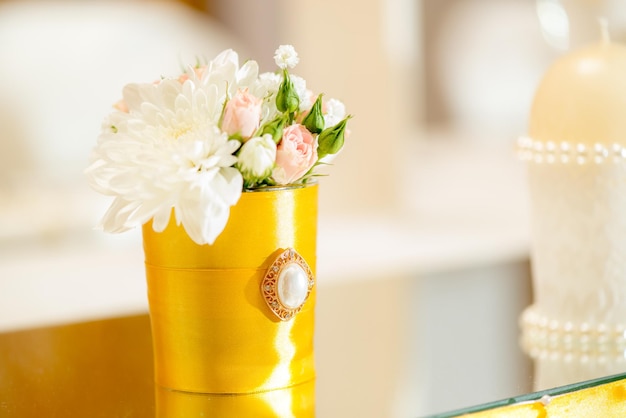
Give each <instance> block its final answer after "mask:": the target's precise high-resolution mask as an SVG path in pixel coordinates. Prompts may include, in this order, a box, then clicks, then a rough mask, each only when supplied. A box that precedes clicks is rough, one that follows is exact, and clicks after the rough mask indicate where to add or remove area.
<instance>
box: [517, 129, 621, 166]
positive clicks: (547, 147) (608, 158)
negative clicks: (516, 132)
mask: <svg viewBox="0 0 626 418" xmlns="http://www.w3.org/2000/svg"><path fill="white" fill-rule="evenodd" d="M517 152H518V156H519V158H520V159H521V160H522V161H527V162H532V163H536V164H542V163H548V164H554V163H561V164H570V163H576V164H587V163H591V162H592V163H595V164H602V163H608V162H612V163H623V162H625V161H626V147H624V146H622V145H620V144H611V145H607V144H601V143H595V144H594V145H593V146H588V145H587V144H581V143H578V144H577V143H571V142H568V141H561V142H554V141H539V140H535V139H532V138H530V137H527V136H522V137H520V138H519V139H518V140H517Z"/></svg>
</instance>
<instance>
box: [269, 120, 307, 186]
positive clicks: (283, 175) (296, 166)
mask: <svg viewBox="0 0 626 418" xmlns="http://www.w3.org/2000/svg"><path fill="white" fill-rule="evenodd" d="M316 162H317V140H316V139H315V138H314V137H313V135H312V134H311V132H309V131H308V130H307V129H306V128H305V127H304V126H302V125H299V124H294V125H290V126H288V127H286V128H285V129H284V130H283V139H282V141H280V144H278V148H277V149H276V168H274V171H273V173H272V177H273V178H274V181H276V183H277V184H281V185H284V184H290V183H294V182H296V181H298V180H300V179H301V178H302V176H304V175H305V174H306V173H307V172H308V171H309V170H310V169H311V167H313V165H314V164H315V163H316Z"/></svg>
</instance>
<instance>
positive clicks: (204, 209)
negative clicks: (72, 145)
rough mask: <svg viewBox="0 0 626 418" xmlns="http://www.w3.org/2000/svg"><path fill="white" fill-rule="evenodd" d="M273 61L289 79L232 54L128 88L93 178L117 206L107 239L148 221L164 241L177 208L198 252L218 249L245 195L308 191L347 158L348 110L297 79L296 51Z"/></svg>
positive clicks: (281, 51)
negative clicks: (327, 168)
mask: <svg viewBox="0 0 626 418" xmlns="http://www.w3.org/2000/svg"><path fill="white" fill-rule="evenodd" d="M274 58H275V61H276V64H277V65H278V67H279V68H280V71H279V72H277V73H263V74H259V68H258V65H257V63H256V62H255V61H246V62H245V63H244V64H243V65H242V66H241V67H240V66H239V63H238V55H237V53H236V52H234V51H232V50H226V51H224V52H222V53H221V54H219V55H218V56H217V57H216V58H215V59H214V60H212V61H211V62H209V63H208V64H206V65H201V64H197V65H195V66H190V67H188V68H187V69H186V71H185V72H184V73H183V74H182V75H180V76H176V77H173V78H166V77H163V78H161V79H159V80H157V81H155V82H152V83H143V84H129V85H127V86H126V87H124V90H123V99H122V100H121V101H120V102H118V103H117V104H116V105H115V108H116V110H115V111H114V112H112V113H111V114H110V115H109V116H108V118H107V119H106V121H105V122H104V124H103V130H102V133H101V135H100V137H99V140H98V143H97V146H96V148H95V152H94V155H93V157H92V162H91V165H90V167H89V168H88V169H87V175H88V178H89V180H90V184H91V185H92V187H93V188H95V190H97V191H99V192H100V193H103V194H105V195H112V196H115V200H114V202H113V203H112V205H111V206H110V208H109V210H108V211H107V212H106V214H105V216H104V218H103V220H102V224H101V226H102V228H103V229H104V230H105V231H107V232H122V231H125V230H128V229H130V228H133V227H136V226H139V225H142V224H144V223H146V222H147V221H149V220H152V225H153V228H154V230H155V231H162V230H163V229H164V228H165V227H166V226H167V224H168V222H169V219H170V216H171V213H172V208H173V209H174V210H173V212H174V216H175V218H176V223H177V224H179V225H180V224H182V225H183V227H184V229H185V230H186V231H187V233H188V234H189V236H190V237H191V239H192V240H193V241H194V242H196V243H198V244H205V243H208V244H212V243H213V242H214V241H215V239H216V238H217V237H218V236H219V235H220V233H221V232H222V231H223V229H224V227H225V225H226V223H227V221H228V217H229V212H230V207H231V206H233V205H235V204H236V203H237V201H238V200H239V198H240V196H241V194H242V191H243V190H251V189H257V188H262V187H272V186H285V185H293V184H302V183H306V182H308V181H310V179H311V177H313V176H315V175H316V172H315V170H316V169H317V167H318V166H320V165H322V164H325V163H328V162H329V161H330V160H331V159H332V158H333V156H335V155H336V154H337V153H338V152H339V151H340V150H341V148H342V146H343V144H344V135H345V132H346V122H347V121H348V119H349V118H350V116H346V114H345V108H344V105H343V104H342V103H341V102H340V101H338V100H336V99H330V100H324V99H323V95H322V94H320V95H318V96H317V97H315V96H314V94H313V93H312V92H311V91H310V90H308V89H307V87H306V82H305V80H304V79H302V78H300V77H298V76H296V75H290V74H289V72H288V69H291V68H293V67H295V65H296V64H297V63H298V60H299V59H298V55H297V53H296V51H295V50H294V48H293V46H291V45H282V46H280V47H279V48H278V49H277V50H276V54H275V56H274Z"/></svg>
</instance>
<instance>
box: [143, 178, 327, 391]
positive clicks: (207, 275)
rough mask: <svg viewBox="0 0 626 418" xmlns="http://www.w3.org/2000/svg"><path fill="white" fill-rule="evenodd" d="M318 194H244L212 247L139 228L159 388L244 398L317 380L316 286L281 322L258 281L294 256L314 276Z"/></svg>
mask: <svg viewBox="0 0 626 418" xmlns="http://www.w3.org/2000/svg"><path fill="white" fill-rule="evenodd" d="M316 237H317V185H308V186H299V187H286V188H267V189H262V191H255V192H244V193H243V194H242V196H241V198H240V200H239V202H238V203H237V204H236V205H235V206H233V207H232V208H231V212H230V216H229V220H228V223H227V225H226V227H225V229H224V231H223V232H222V233H221V234H220V235H219V237H218V238H217V240H216V241H215V243H214V244H212V245H198V244H196V243H194V242H193V241H192V240H191V239H190V238H189V237H188V235H187V233H186V232H185V230H184V229H183V227H182V226H177V225H176V222H175V219H174V215H172V219H171V220H170V223H169V225H168V226H167V228H166V229H165V230H164V231H163V232H160V233H157V232H154V230H153V229H152V224H151V223H150V222H149V223H146V224H145V225H144V226H143V240H144V251H145V260H146V276H147V284H148V300H149V306H150V318H151V323H152V338H153V348H154V362H155V381H156V384H157V385H158V386H161V387H164V388H168V389H173V390H178V391H186V392H200V393H221V394H242V393H257V392H263V391H268V390H274V389H281V388H288V387H291V386H294V385H297V384H300V383H304V382H307V381H311V380H313V379H314V377H315V365H314V356H313V354H314V353H313V329H314V311H315V293H316V292H315V286H313V287H312V289H311V290H310V294H309V295H308V298H307V299H306V301H305V303H304V305H303V306H302V308H301V310H300V311H299V312H298V313H297V314H295V315H294V316H293V317H292V318H290V319H288V320H281V319H280V318H278V317H277V316H276V315H275V314H274V313H273V312H272V310H271V309H270V308H269V306H268V303H267V302H266V300H265V299H264V296H263V291H262V289H261V287H262V281H263V279H264V277H265V275H266V273H267V270H268V268H270V266H272V263H273V261H274V260H275V258H276V257H277V255H279V254H281V253H282V252H283V251H285V250H286V249H288V248H292V249H293V250H295V252H297V254H299V255H300V256H301V257H302V258H303V259H304V260H305V261H306V263H307V264H308V266H309V267H310V269H311V271H312V272H313V274H315V261H316Z"/></svg>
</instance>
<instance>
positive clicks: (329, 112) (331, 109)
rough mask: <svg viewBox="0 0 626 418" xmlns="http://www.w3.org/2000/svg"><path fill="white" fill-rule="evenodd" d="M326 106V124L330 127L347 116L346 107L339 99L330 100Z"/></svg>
mask: <svg viewBox="0 0 626 418" xmlns="http://www.w3.org/2000/svg"><path fill="white" fill-rule="evenodd" d="M324 107H325V108H326V109H325V110H326V111H325V112H324V126H325V127H327V128H330V127H331V126H335V125H336V124H338V123H339V122H341V121H342V120H343V119H344V118H345V117H346V107H345V106H344V104H343V103H342V102H340V101H339V100H337V99H330V100H328V101H327V102H326V103H325V105H324Z"/></svg>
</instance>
